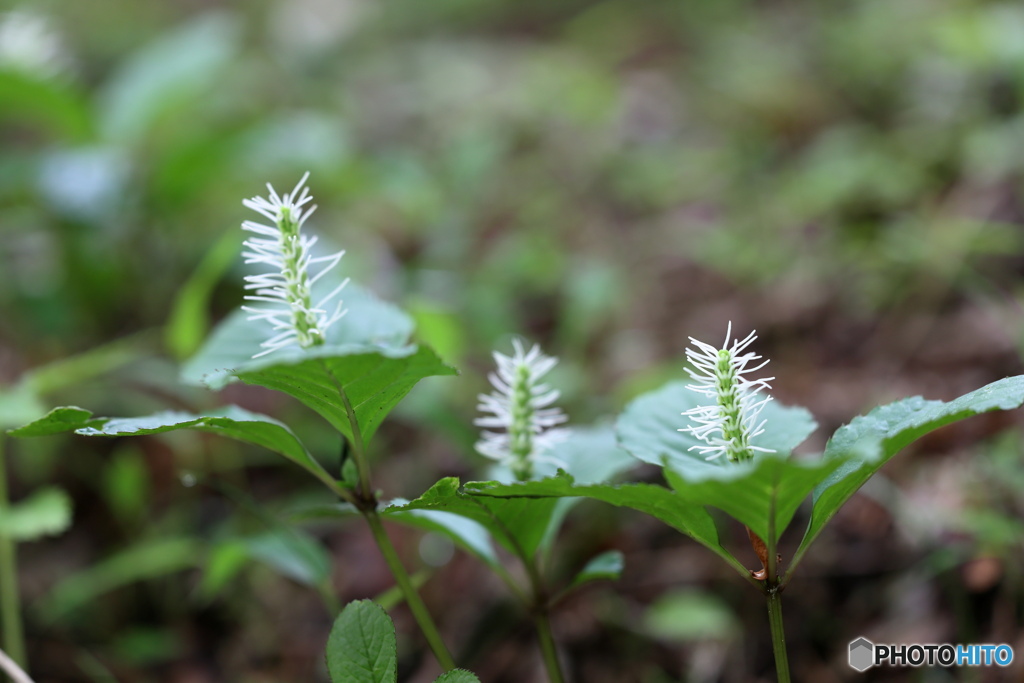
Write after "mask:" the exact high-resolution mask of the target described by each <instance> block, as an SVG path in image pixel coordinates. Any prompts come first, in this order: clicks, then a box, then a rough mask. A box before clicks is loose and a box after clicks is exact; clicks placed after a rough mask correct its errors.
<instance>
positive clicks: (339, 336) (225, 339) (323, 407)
mask: <svg viewBox="0 0 1024 683" xmlns="http://www.w3.org/2000/svg"><path fill="white" fill-rule="evenodd" d="M327 284H330V282H329V278H326V277H325V278H322V279H321V280H320V281H318V282H317V283H316V285H314V289H316V288H318V287H322V286H326V285H327ZM343 296H344V297H345V307H346V308H347V309H348V313H347V314H346V315H345V317H344V318H342V319H341V321H340V322H339V323H338V324H337V325H335V326H333V327H332V328H331V329H330V330H329V332H328V336H327V343H326V344H325V345H323V346H317V347H313V348H310V349H300V348H297V347H296V348H285V349H280V350H278V351H275V352H274V353H272V354H270V355H268V356H266V357H264V358H259V359H256V360H253V358H252V356H253V355H255V354H257V353H259V351H260V350H261V349H260V344H261V343H262V342H263V341H264V340H265V339H267V338H269V337H270V336H272V335H273V334H274V332H273V330H272V329H271V328H270V326H269V325H267V323H266V322H265V321H259V320H256V321H250V320H247V318H246V314H245V313H243V312H241V311H236V312H235V314H234V315H232V316H230V317H229V318H228V319H227V320H226V321H225V322H224V323H222V324H221V325H220V326H219V327H218V328H217V329H216V330H215V331H214V333H213V334H212V335H211V337H210V339H209V341H208V342H207V343H206V345H205V346H204V347H203V348H202V349H201V350H200V352H199V353H198V354H197V355H196V357H195V358H193V359H192V360H190V361H189V362H188V363H187V364H186V366H185V368H184V369H183V371H182V377H183V379H184V380H185V381H187V382H193V383H194V382H201V383H204V384H206V385H207V386H209V387H210V388H212V389H220V388H223V387H224V386H225V385H227V384H228V383H230V382H233V381H235V380H241V381H243V382H246V383H248V384H257V385H259V386H263V387H267V388H268V389H274V390H275V391H283V392H284V393H287V394H289V395H291V396H294V397H295V398H297V399H298V400H299V401H301V402H303V403H305V404H306V405H307V406H309V407H310V408H312V409H313V410H315V411H317V412H318V413H320V414H321V415H322V416H323V417H324V418H325V419H327V421H328V422H330V423H331V424H332V425H333V426H334V427H335V428H336V429H338V430H339V431H340V432H342V433H343V434H345V436H347V437H348V438H350V439H351V438H353V429H352V424H351V422H350V421H349V417H348V412H347V411H346V406H345V399H347V400H348V402H349V403H350V404H351V406H352V408H353V411H354V413H355V417H356V422H357V424H358V426H359V430H360V433H361V435H362V438H363V440H364V441H369V440H370V438H371V437H372V436H373V434H374V432H375V431H376V430H377V427H378V426H380V423H381V422H382V421H383V420H384V418H385V417H386V416H387V414H388V412H389V411H390V410H391V409H392V408H394V406H395V405H396V404H397V403H398V402H399V401H400V400H401V399H402V398H403V397H404V396H405V395H406V394H407V393H408V392H409V390H410V389H412V387H413V386H414V385H415V384H416V383H417V382H419V381H420V380H421V379H423V378H425V377H430V376H434V375H453V374H455V370H454V369H452V368H450V367H449V366H447V365H445V364H444V363H442V362H441V360H440V359H439V358H438V357H437V355H436V354H434V352H433V351H431V350H430V349H429V348H427V347H423V346H420V347H417V346H415V345H412V344H409V343H408V338H409V335H410V334H411V333H412V329H413V328H412V320H411V319H410V318H409V316H407V315H406V314H405V313H403V312H402V311H401V310H400V309H398V308H396V307H395V306H393V305H391V304H388V303H385V302H382V301H380V300H379V299H378V298H377V297H376V296H374V295H373V294H371V293H370V292H368V291H366V290H364V289H361V288H359V287H357V286H356V285H353V284H349V285H348V286H347V287H346V288H345V290H344V292H343ZM316 298H317V292H316V291H314V300H315V299H316ZM342 390H343V391H344V394H345V397H344V398H343V397H342V393H341V392H342Z"/></svg>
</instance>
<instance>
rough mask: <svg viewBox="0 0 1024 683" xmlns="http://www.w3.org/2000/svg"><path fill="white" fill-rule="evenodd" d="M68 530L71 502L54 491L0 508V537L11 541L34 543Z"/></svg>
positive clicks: (37, 493) (65, 496)
mask: <svg viewBox="0 0 1024 683" xmlns="http://www.w3.org/2000/svg"><path fill="white" fill-rule="evenodd" d="M70 526H71V499H70V498H68V494H66V493H64V491H62V490H60V489H58V488H45V489H43V490H41V491H36V492H35V493H33V494H32V495H31V496H29V497H28V498H26V499H25V500H22V501H20V502H18V503H15V504H13V505H11V506H10V507H8V508H7V509H6V510H4V509H3V508H0V536H7V537H8V538H11V539H13V540H15V541H35V540H38V539H40V538H42V537H43V536H54V535H56V534H59V533H62V532H63V531H65V530H67V528H68V527H70Z"/></svg>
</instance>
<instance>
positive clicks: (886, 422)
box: [790, 375, 1024, 571]
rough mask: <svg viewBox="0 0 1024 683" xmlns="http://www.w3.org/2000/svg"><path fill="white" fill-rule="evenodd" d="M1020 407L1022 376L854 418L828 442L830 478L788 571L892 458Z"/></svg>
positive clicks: (893, 405) (821, 488) (1023, 395)
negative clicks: (967, 422) (968, 422)
mask: <svg viewBox="0 0 1024 683" xmlns="http://www.w3.org/2000/svg"><path fill="white" fill-rule="evenodd" d="M1021 404H1024V375H1018V376H1016V377H1007V378H1006V379H1001V380H999V381H998V382H993V383H992V384H989V385H987V386H984V387H982V388H981V389H978V390H976V391H972V392H971V393H969V394H965V395H964V396H961V397H960V398H957V399H955V400H953V401H950V402H948V403H945V402H943V401H926V400H925V399H923V398H921V397H920V396H915V397H913V398H906V399H903V400H902V401H897V402H895V403H890V404H888V405H884V406H880V407H878V408H875V409H874V410H872V411H871V412H870V413H868V414H867V415H862V416H860V417H857V418H854V419H853V420H852V421H851V422H850V424H848V425H845V426H844V427H841V428H840V429H839V430H838V431H836V433H835V434H834V435H833V436H832V438H831V439H829V442H828V445H827V446H826V447H825V455H824V458H825V459H826V460H828V461H830V462H835V463H837V467H836V468H835V470H834V471H833V472H832V474H831V475H830V476H829V477H828V478H827V479H825V480H824V481H823V482H821V483H820V484H819V485H818V486H817V487H816V488H815V490H814V507H813V508H812V510H811V522H810V524H809V525H808V527H807V532H806V533H805V534H804V538H803V541H801V543H800V548H799V549H798V550H797V553H796V556H795V557H794V559H793V562H792V564H791V567H790V571H792V568H793V567H795V565H796V564H797V563H798V562H799V561H800V560H801V559H802V558H803V555H804V553H806V552H807V549H808V547H809V546H810V545H811V543H813V542H814V539H816V538H817V537H818V534H820V533H821V531H822V529H823V528H824V527H825V525H826V524H828V522H829V520H831V519H832V517H834V516H835V514H836V512H838V511H839V508H841V507H842V506H843V504H844V503H846V501H847V500H849V499H850V497H851V496H852V495H853V494H854V493H855V492H856V491H857V489H859V488H860V487H861V486H863V485H864V482H866V481H867V480H868V479H870V478H871V476H872V475H873V474H874V473H875V472H877V471H878V470H879V469H880V468H881V467H882V466H883V465H884V464H885V463H887V462H888V461H889V459H890V458H892V457H893V456H894V455H896V453H898V452H899V451H900V450H901V449H902V448H904V447H905V446H907V445H908V444H910V443H911V442H913V441H915V440H916V439H919V438H920V437H922V436H924V435H925V434H927V433H928V432H931V431H933V430H935V429H938V428H939V427H943V426H945V425H948V424H951V423H953V422H957V421H959V420H963V419H966V418H968V417H972V416H974V415H978V414H980V413H985V412H990V411H993V410H1012V409H1014V408H1019V407H1020V406H1021Z"/></svg>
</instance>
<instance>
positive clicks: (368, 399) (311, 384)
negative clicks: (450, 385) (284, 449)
mask: <svg viewBox="0 0 1024 683" xmlns="http://www.w3.org/2000/svg"><path fill="white" fill-rule="evenodd" d="M249 368H252V369H249ZM236 373H237V376H238V378H239V379H241V380H242V381H243V382H245V383H246V384H256V385H259V386H262V387H266V388H267V389H274V390H275V391H281V392H284V393H286V394H289V395H290V396H293V397H295V398H297V399H298V400H299V401H301V402H302V403H304V404H306V405H307V406H309V407H310V408H312V409H313V410H315V411H316V412H318V413H320V415H322V416H323V417H324V419H326V420H327V421H328V422H330V423H331V425H332V426H333V427H334V428H335V429H337V430H338V431H339V432H341V433H342V434H344V435H345V436H346V437H347V438H348V439H353V438H354V433H353V428H352V424H351V422H350V421H349V417H348V412H347V409H346V405H345V402H346V400H347V402H348V403H349V404H350V405H351V407H352V410H353V412H354V413H355V418H356V422H357V424H358V426H359V432H360V435H361V437H362V439H363V441H364V442H368V441H369V440H370V439H371V438H372V437H373V435H374V433H375V432H376V431H377V428H378V427H379V426H380V424H381V422H383V421H384V418H385V417H386V416H387V414H388V413H389V412H390V411H391V409H392V408H394V407H395V406H396V405H397V404H398V402H399V401H401V400H402V398H404V397H405V395H406V394H407V393H409V390H410V389H412V388H413V386H414V385H415V384H416V383H417V382H419V381H420V380H421V379H424V378H426V377H432V376H437V375H454V374H455V370H454V369H453V368H451V367H449V366H447V365H445V364H444V363H442V362H441V359H440V358H438V357H437V355H436V354H434V352H433V351H431V350H430V349H428V348H427V347H425V346H421V347H418V348H417V347H409V349H408V350H405V349H402V350H388V351H383V350H382V351H378V352H372V353H366V352H362V351H359V350H355V349H346V348H343V347H326V346H323V347H317V348H315V349H308V350H306V351H305V352H304V353H303V354H302V356H301V358H296V359H294V362H291V361H289V360H282V359H277V360H275V361H269V362H267V363H263V364H261V365H259V366H255V365H252V366H248V367H247V368H246V369H239V370H237V371H236ZM342 391H343V392H344V394H342Z"/></svg>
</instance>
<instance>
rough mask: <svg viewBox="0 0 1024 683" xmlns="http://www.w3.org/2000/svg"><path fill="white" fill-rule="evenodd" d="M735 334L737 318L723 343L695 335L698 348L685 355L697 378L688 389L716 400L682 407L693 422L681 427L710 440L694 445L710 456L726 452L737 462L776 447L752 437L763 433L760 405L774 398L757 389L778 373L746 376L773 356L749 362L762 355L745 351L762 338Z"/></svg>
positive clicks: (761, 388) (688, 350) (692, 373)
mask: <svg viewBox="0 0 1024 683" xmlns="http://www.w3.org/2000/svg"><path fill="white" fill-rule="evenodd" d="M731 337H732V323H731V322H730V323H729V328H728V330H727V331H726V333H725V342H724V343H723V344H722V348H720V349H716V348H715V347H714V346H711V345H710V344H705V343H704V342H701V341H697V340H696V339H694V338H693V337H690V341H691V342H693V346H694V347H695V348H688V349H686V357H687V359H688V360H689V361H690V363H692V364H693V366H694V368H695V370H691V369H689V368H687V370H686V371H687V372H688V373H689V375H690V377H691V378H692V379H693V381H694V382H695V383H694V384H688V385H686V388H687V389H690V390H692V391H696V392H697V393H698V394H701V395H703V396H706V397H707V398H710V399H714V403H711V404H708V405H702V406H697V407H696V408H691V409H690V410H687V411H686V412H684V413H683V415H684V416H686V417H689V418H690V419H691V420H693V422H694V423H695V424H694V425H692V426H690V427H685V428H683V429H680V430H679V431H681V432H689V433H690V434H692V435H693V436H695V437H696V438H698V439H700V440H701V441H703V442H704V444H706V445H696V446H691V447H690V450H691V451H693V450H696V451H697V452H699V453H700V454H701V455H706V456H707V458H706V459H707V460H714V459H716V458H720V457H721V456H723V455H724V456H726V457H727V458H728V459H729V460H730V461H732V462H738V461H741V460H749V459H751V458H752V457H753V454H754V452H761V453H774V452H775V451H773V450H771V449H769V448H760V447H758V446H752V445H751V444H750V441H751V439H753V438H754V437H755V436H758V435H759V434H763V433H764V425H765V422H767V420H762V421H761V422H760V423H759V422H758V421H757V418H758V416H759V415H760V414H761V410H763V409H764V407H765V405H766V404H767V403H768V402H769V401H771V400H772V397H771V396H768V395H767V394H765V395H764V396H760V395H759V394H758V392H759V391H761V390H767V389H771V386H770V385H769V384H768V382H770V381H771V380H773V379H775V378H774V377H765V378H764V379H755V380H751V379H747V378H746V377H744V376H743V375H745V374H747V373H751V372H756V371H758V370H760V369H761V368H763V367H764V366H765V365H767V364H768V361H767V360H766V361H764V362H763V363H761V364H759V365H757V366H756V367H750V365H751V363H754V362H756V361H758V360H760V359H761V356H758V355H757V354H754V353H743V352H744V350H746V348H747V347H748V346H750V344H751V343H752V342H753V341H754V340H755V339H757V336H756V335H755V333H754V332H751V333H750V334H749V335H747V337H746V338H745V339H743V340H742V341H740V340H739V339H734V340H733V342H732V344H731V345H730V343H729V339H730V338H731Z"/></svg>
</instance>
